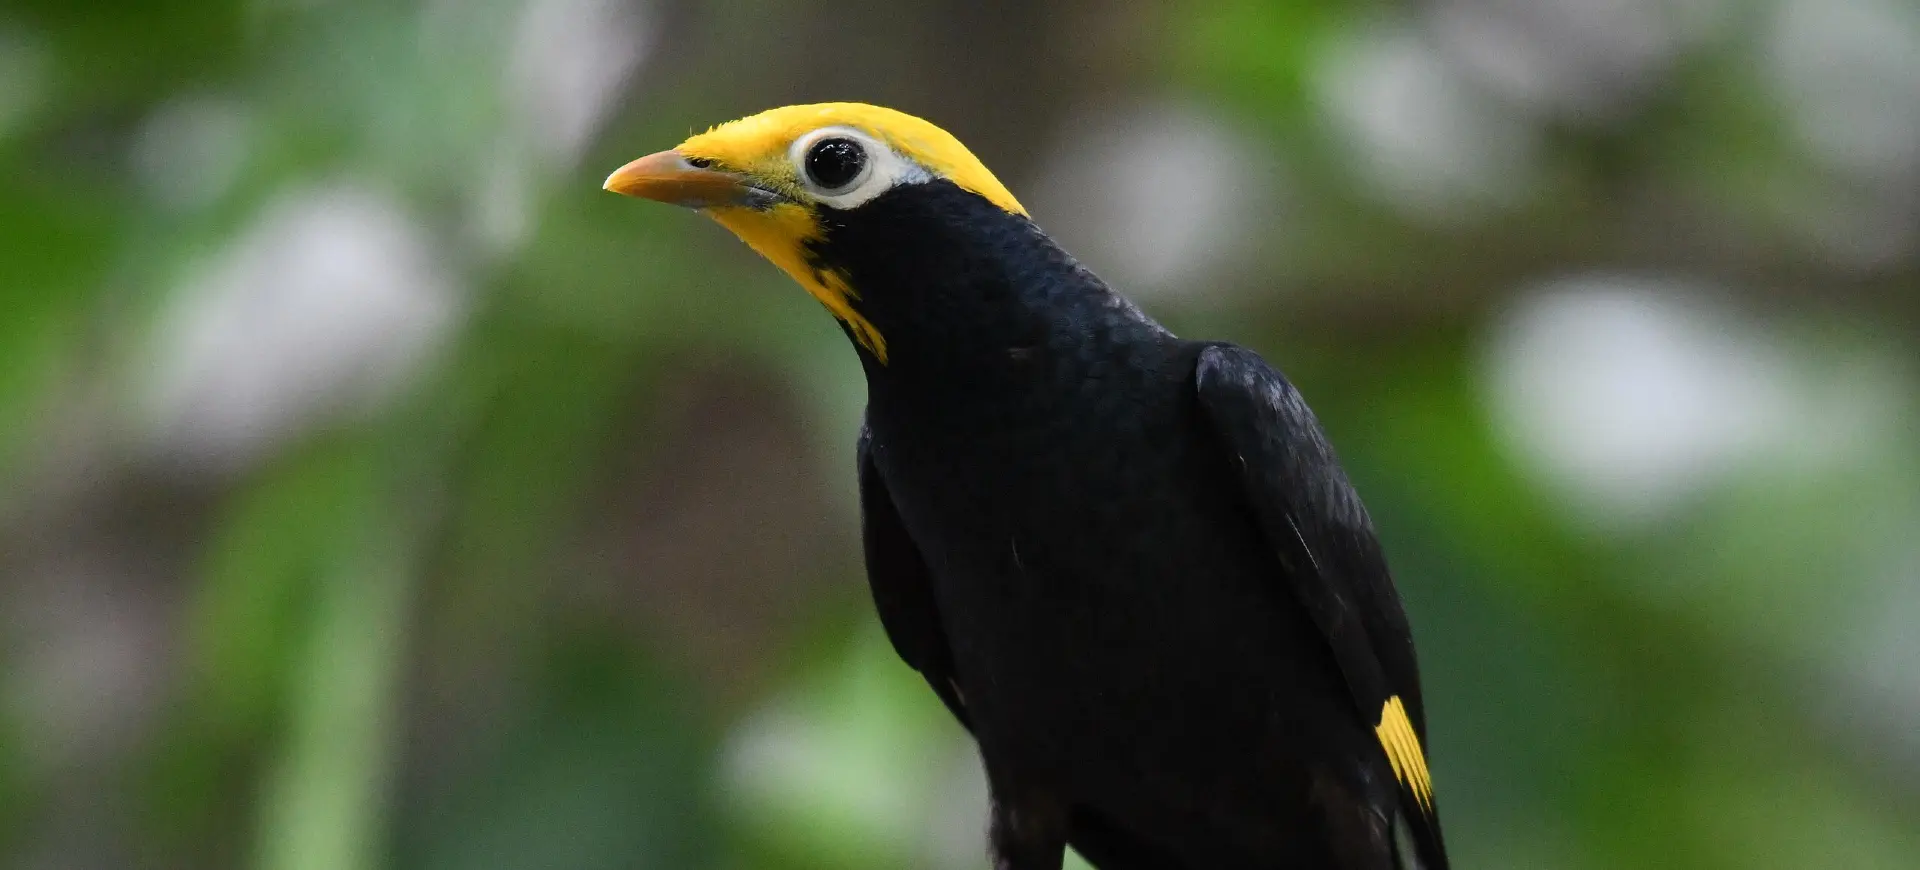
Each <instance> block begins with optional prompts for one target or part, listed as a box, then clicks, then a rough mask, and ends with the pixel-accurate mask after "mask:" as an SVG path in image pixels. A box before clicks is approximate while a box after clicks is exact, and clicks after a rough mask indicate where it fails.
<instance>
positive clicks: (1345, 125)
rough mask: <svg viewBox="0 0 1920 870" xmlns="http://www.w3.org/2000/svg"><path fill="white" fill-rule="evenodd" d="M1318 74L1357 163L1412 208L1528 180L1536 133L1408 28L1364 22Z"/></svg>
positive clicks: (1444, 208) (1498, 195)
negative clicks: (1365, 24) (1478, 88)
mask: <svg viewBox="0 0 1920 870" xmlns="http://www.w3.org/2000/svg"><path fill="white" fill-rule="evenodd" d="M1316 81H1317V83H1318V89H1319V100H1320V103H1321V106H1322V110H1323V111H1324V112H1325V113H1326V115H1327V117H1328V118H1329V120H1330V121H1331V122H1332V125H1333V127H1334V130H1335V132H1336V133H1337V134H1339V135H1340V136H1341V137H1342V138H1343V139H1344V140H1346V141H1347V142H1348V143H1350V144H1351V145H1352V148H1353V159H1354V161H1355V162H1356V164H1357V167H1356V168H1357V169H1358V170H1359V171H1360V173H1361V174H1362V175H1363V176H1365V177H1366V178H1367V179H1368V180H1369V181H1370V182H1372V183H1373V185H1374V186H1376V187H1378V188H1379V189H1380V192H1381V193H1382V194H1383V195H1384V196H1385V198H1386V199H1387V200H1388V201H1389V202H1391V203H1392V204H1393V205H1395V206H1397V207H1401V208H1405V209H1407V210H1409V211H1410V212H1412V213H1413V214H1414V215H1415V216H1418V217H1425V218H1429V219H1438V220H1445V219H1448V218H1451V217H1454V216H1457V215H1462V214H1468V213H1471V212H1474V211H1478V210H1481V209H1482V208H1483V207H1484V206H1486V205H1497V204H1500V203H1503V202H1507V201H1510V200H1512V199H1514V198H1516V197H1518V196H1519V195H1520V194H1522V193H1524V191H1525V189H1526V187H1527V185H1528V184H1529V183H1530V181H1531V178H1532V176H1533V174H1534V171H1535V156H1536V151H1537V147H1538V143H1537V141H1536V139H1537V134H1536V133H1535V132H1534V131H1533V129H1532V128H1531V127H1529V126H1528V125H1527V124H1525V123H1524V122H1523V121H1522V119H1521V118H1519V117H1517V116H1515V115H1513V114H1511V113H1509V112H1507V111H1505V110H1504V109H1502V107H1501V106H1500V105H1498V104H1497V103H1496V102H1495V101H1494V100H1492V99H1490V98H1489V97H1488V96H1487V95H1485V94H1484V93H1482V92H1480V91H1479V90H1477V89H1476V88H1474V87H1473V86H1472V85H1471V84H1470V83H1468V82H1467V81H1466V80H1465V79H1463V78H1462V77H1461V76H1460V75H1459V74H1458V73H1457V72H1456V71H1455V70H1454V69H1453V68H1452V67H1451V66H1449V65H1448V64H1447V63H1445V62H1444V61H1443V60H1442V58H1441V56H1440V55H1439V53H1438V52H1436V51H1435V50H1434V47H1433V46H1432V45H1431V44H1429V43H1428V41H1427V40H1426V39H1425V38H1423V36H1422V35H1421V34H1419V33H1417V32H1415V31H1413V30H1411V29H1407V28H1401V27H1394V26H1380V27H1374V28H1367V29H1363V30H1361V31H1359V32H1358V33H1357V34H1355V35H1353V36H1352V37H1350V38H1348V39H1347V40H1345V41H1344V42H1342V43H1339V44H1337V45H1336V46H1335V47H1334V48H1333V49H1332V50H1330V51H1329V52H1328V53H1327V54H1326V57H1325V60H1324V61H1323V62H1322V64H1321V66H1320V68H1319V69H1318V70H1317V76H1316Z"/></svg>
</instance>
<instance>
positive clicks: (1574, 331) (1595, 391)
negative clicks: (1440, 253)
mask: <svg viewBox="0 0 1920 870" xmlns="http://www.w3.org/2000/svg"><path fill="white" fill-rule="evenodd" d="M1487 366H1488V371H1487V389H1488V390H1489V393H1490V400H1491V405H1492V411H1493V413H1494V417H1495V423H1496V425H1497V426H1498V427H1499V428H1500V430H1501V433H1502V435H1503V436H1504V437H1505V438H1506V439H1507V440H1508V442H1509V443H1510V444H1511V445H1512V446H1513V448H1514V449H1515V450H1516V451H1517V452H1518V454H1519V457H1520V459H1521V460H1522V461H1523V464H1524V465H1525V466H1526V467H1528V468H1530V469H1532V470H1533V471H1534V472H1535V473H1537V474H1538V475H1540V476H1541V477H1542V478H1544V479H1545V480H1546V481H1547V482H1548V483H1549V484H1550V485H1553V486H1555V487H1558V488H1559V489H1560V490H1561V491H1562V492H1563V493H1564V494H1565V495H1566V496H1567V497H1568V498H1569V499H1570V501H1571V502H1572V503H1573V504H1574V506H1575V507H1576V508H1578V509H1580V510H1582V511H1583V512H1584V513H1585V514H1586V516H1587V517H1588V518H1589V519H1592V520H1595V521H1598V522H1601V523H1602V524H1604V525H1619V524H1627V525H1632V524H1637V523H1640V522H1647V521H1652V520H1655V519H1658V518H1660V517H1663V516H1666V515H1667V514H1668V512H1669V511H1670V509H1672V508H1674V507H1676V506H1678V505H1679V504H1680V503H1681V502H1682V501H1684V500H1685V499H1686V498H1687V497H1688V496H1690V495H1693V494H1694V493H1696V492H1698V491H1700V490H1701V489H1702V488H1704V487H1706V486H1708V485H1710V484H1712V483H1714V482H1716V481H1718V480H1720V479H1722V477H1723V476H1724V475H1725V474H1727V473H1728V472H1729V471H1732V470H1735V469H1737V468H1739V467H1740V466H1741V465H1742V464H1743V463H1745V462H1746V461H1748V460H1750V459H1752V458H1754V457H1756V456H1757V455H1760V454H1761V453H1762V452H1763V451H1765V450H1766V449H1768V448H1770V447H1774V446H1778V445H1779V444H1780V443H1782V441H1783V440H1784V439H1785V438H1786V437H1787V433H1788V430H1789V429H1790V427H1792V426H1795V425H1797V421H1798V419H1799V418H1798V416H1797V415H1798V411H1799V408H1798V407H1797V406H1796V404H1795V398H1796V394H1795V387H1796V385H1795V383H1794V373H1793V371H1792V367H1791V365H1790V362H1789V360H1788V358H1787V356H1786V354H1785V353H1784V351H1783V350H1782V349H1781V348H1780V347H1779V345H1778V344H1777V343H1776V342H1775V341H1774V340H1773V339H1772V338H1770V337H1769V336H1767V335H1766V334H1765V333H1764V332H1762V331H1760V330H1758V329H1757V328H1756V327H1754V326H1752V325H1749V324H1746V323H1742V322H1741V321H1739V320H1738V319H1737V318H1735V317H1734V316H1733V315H1732V314H1730V313H1729V312H1727V311H1724V310H1721V309H1718V308H1716V307H1713V306H1712V305H1710V304H1708V303H1706V302H1705V301H1703V299H1702V297H1700V296H1699V295H1697V294H1695V293H1694V292H1692V290H1691V289H1690V288H1685V287H1676V286H1673V285H1669V284H1664V283H1660V282H1650V281H1640V280H1635V279H1631V278H1614V277H1594V278H1585V279H1576V280H1567V281H1561V282H1557V283H1554V284H1551V285H1549V286H1546V287H1543V288H1539V289H1537V290H1536V291H1534V292H1531V293H1527V294H1523V295H1522V296H1521V297H1520V298H1519V300H1518V301H1517V303H1515V306H1514V307H1513V309H1512V310H1510V311H1508V312H1507V313H1506V315H1505V316H1504V317H1503V318H1502V319H1501V323H1500V325H1499V327H1498V331H1497V332H1496V333H1495V335H1494V337H1493V341H1492V344H1491V347H1490V350H1489V354H1488V362H1487Z"/></svg>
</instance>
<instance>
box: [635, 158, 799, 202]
mask: <svg viewBox="0 0 1920 870" xmlns="http://www.w3.org/2000/svg"><path fill="white" fill-rule="evenodd" d="M602 187H605V188H606V189H607V190H611V191H613V192H614V193H618V194H623V195H625V196H637V197H640V198H641V199H651V200H654V201H657V202H664V203H670V204H672V205H678V206H685V207H687V208H714V207H716V206H730V205H731V206H740V205H745V206H753V205H761V204H764V203H765V202H766V200H767V198H768V197H769V196H770V194H769V193H768V192H767V191H765V190H762V189H760V188H757V187H754V186H752V185H750V184H747V183H746V182H745V181H743V180H741V179H740V177H739V176H736V175H732V174H730V173H726V172H719V171H716V170H712V169H702V168H700V167H698V166H694V165H693V164H691V163H688V162H687V159H686V158H685V157H683V156H681V154H680V152H678V151H662V152H660V153H658V154H649V155H647V156H645V157H642V158H640V159H639V160H635V161H633V162H632V163H629V164H627V165H625V166H622V167H620V168H619V169H616V170H614V171H613V174H612V175H609V176H607V182H606V184H604V185H602Z"/></svg>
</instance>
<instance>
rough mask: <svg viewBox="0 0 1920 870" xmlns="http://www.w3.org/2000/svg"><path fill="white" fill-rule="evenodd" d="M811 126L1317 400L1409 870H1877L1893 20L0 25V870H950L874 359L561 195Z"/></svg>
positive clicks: (1124, 16) (1004, 7)
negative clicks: (1373, 634)
mask: <svg viewBox="0 0 1920 870" xmlns="http://www.w3.org/2000/svg"><path fill="white" fill-rule="evenodd" d="M824 99H859V100H865V101H870V102H879V103H884V104H888V105H892V106H895V107H898V108H902V109H905V110H909V111H913V112H915V113H918V114H922V115H924V116H926V117H929V118H931V119H933V120H934V121H936V122H937V123H940V124H942V125H943V126H945V127H947V128H948V129H950V130H952V131H953V132H955V133H956V134H957V135H959V136H960V137H961V138H962V139H963V140H965V141H967V142H968V143H970V144H971V145H972V146H973V147H974V149H975V150H976V151H977V152H978V153H979V154H980V155H981V156H982V157H983V158H984V159H985V160H986V162H987V163H988V164H989V165H990V166H993V167H994V168H995V169H996V170H997V171H998V172H999V174H1000V175H1001V177H1002V178H1003V179H1005V180H1007V181H1008V183H1009V184H1010V186H1012V187H1013V188H1014V190H1015V191H1016V192H1018V193H1019V194H1020V195H1021V197H1022V199H1023V200H1025V201H1026V203H1027V205H1028V206H1029V207H1030V208H1031V209H1032V210H1033V212H1034V213H1035V214H1036V215H1037V217H1038V219H1039V221H1040V222H1041V223H1042V224H1043V225H1044V226H1046V227H1048V228H1049V229H1050V230H1051V231H1052V232H1053V233H1054V234H1055V235H1056V237H1058V238H1060V239H1062V240H1063V241H1064V242H1065V243H1066V244H1067V245H1068V247H1069V248H1071V249H1073V250H1074V251H1076V252H1077V253H1078V254H1079V255H1080V256H1081V257H1082V259H1084V260H1085V261H1087V262H1088V263H1089V264H1090V265H1092V266H1093V267H1094V268H1095V269H1096V270H1097V271H1099V272H1101V273H1102V274H1104V275H1105V276H1106V277H1107V278H1108V279H1109V280H1111V281H1112V282H1113V283H1114V284H1115V285H1116V286H1119V287H1121V288H1123V289H1125V290H1126V291H1128V292H1130V293H1131V294H1133V295H1134V296H1135V297H1136V298H1137V299H1138V300H1139V301H1140V302H1141V303H1142V304H1143V305H1144V306H1145V307H1146V308H1147V309H1148V310H1150V311H1151V312H1153V313H1154V314H1156V315H1157V316H1159V317H1161V318H1162V319H1163V320H1164V321H1166V322H1167V323H1168V324H1170V325H1171V326H1173V327H1174V328H1175V329H1176V331H1180V332H1182V333H1184V334H1188V335H1193V336H1209V337H1222V338H1228V339H1232V340H1236V341H1239V342H1242V343H1245V344H1249V345H1252V346H1254V347H1256V348H1258V349H1259V350H1261V351H1262V352H1263V353H1265V354H1266V355H1267V356H1268V358H1269V359H1271V360H1273V361H1274V362H1275V363H1277V364H1278V365H1280V366H1281V367H1283V368H1284V369H1285V370H1287V371H1288V372H1289V373H1290V375H1291V376H1292V377H1293V378H1294V380H1295V381H1297V382H1298V383H1299V384H1300V385H1301V387H1302V388H1303V390H1304V391H1305V392H1306V394H1307V396H1308V397H1309V399H1310V400H1311V401H1313V402H1314V404H1315V405H1316V407H1317V408H1318V410H1319V411H1320V413H1321V416H1322V417H1323V419H1324V420H1325V422H1326V425H1327V427H1328V428H1329V429H1330V430H1331V432H1332V435H1333V438H1334V441H1335V442H1336V443H1337V444H1338V445H1339V446H1340V449H1341V451H1342V454H1343V456H1344V458H1345V460H1346V462H1347V464H1348V467H1349V469H1350V471H1351V472H1352V475H1353V476H1354V478H1355V479H1356V481H1357V482H1358V484H1359V486H1360V488H1361V490H1362V492H1363V493H1364V494H1365V496H1366V498H1367V499H1368V502H1369V503H1370V505H1371V506H1372V508H1373V510H1374V514H1375V517H1376V519H1377V521H1378V523H1379V525H1380V526H1381V529H1382V536H1383V538H1384V540H1385V543H1386V546H1387V549H1388V550H1389V553H1390V556H1391V558H1392V560H1393V563H1394V565H1395V568H1396V573H1397V574H1398V577H1399V582H1400V586H1401V589H1402V591H1403V593H1404V594H1405V596H1406V598H1407V599H1408V603H1409V608H1410V609H1411V611H1412V615H1413V617H1414V622H1415V626H1416V629H1417V633H1418V638H1419V641H1420V649H1421V653H1422V657H1423V665H1424V669H1425V675H1426V681H1427V693H1428V698H1429V706H1430V711H1431V719H1432V731H1433V737H1432V740H1431V752H1432V755H1433V762H1434V765H1435V768H1436V777H1437V781H1438V788H1439V794H1440V797H1441V802H1442V808H1443V814H1444V818H1445V822H1446V827H1447V832H1448V835H1449V837H1448V839H1449V842H1450V844H1451V846H1452V851H1453V853H1454V858H1455V864H1456V866H1459V867H1463V868H1514V870H1525V868H1546V870H1552V868H1567V870H1603V868H1618V867H1684V868H1729V870H1732V868H1739V870H1756V868H1804V867H1836V868H1839V867H1845V868H1911V867H1914V866H1916V861H1917V860H1920V859H1916V858H1915V855H1916V854H1920V449H1916V445H1920V403H1917V402H1916V398H1920V389H1917V388H1916V385H1917V384H1920V330H1917V329H1916V327H1920V6H1916V5H1915V4H1913V3H1912V2H1911V0H1434V2H1427V3H1419V4H1413V3H1391V2H1384V0H1379V2H1360V0H1298V2H1263V0H1187V2H1148V0H1116V2H1094V0H1053V2H1016V0H993V2H980V0H834V2H825V0H741V2H725V3H722V2H706V3H699V2H687V0H425V2H418V3H406V2H368V0H208V2H197V3H194V2H176V3H124V4H111V3H77V2H72V0H9V2H8V3H7V4H6V5H5V6H4V7H0V866H4V867H6V868H32V870H40V868H45V870H56V868H57V870H71V868H82V870H85V868H130V867H132V868H260V870H335V868H340V870H351V868H386V867H392V868H432V870H439V868H449V870H450V868H481V870H484V868H549V867H551V868H674V870H701V868H714V870H757V868H822V870H825V868H851V870H865V868H874V870H880V868H914V870H919V868H925V870H949V868H951V870H962V868H965V870H979V868H982V867H984V859H983V848H984V847H983V844H982V839H983V838H982V818H983V809H982V808H983V801H984V789H983V786H982V785H981V782H980V777H979V774H978V772H977V770H976V768H975V762H974V759H973V755H972V753H971V750H970V748H969V747H968V746H967V744H966V742H965V740H964V738H963V735H962V734H961V733H960V732H959V730H958V729H957V728H956V727H955V726H953V725H952V724H951V723H949V722H948V721H946V717H945V714H944V712H943V711H942V710H941V709H940V707H939V704H938V703H937V702H936V701H935V700H934V698H933V696H932V695H931V694H930V693H929V692H927V691H926V690H925V689H924V687H923V686H922V685H920V684H919V682H918V680H917V678H916V677H915V675H914V674H912V672H910V671H909V670H907V669H906V668H905V667H904V666H903V665H901V664H899V663H898V662H896V661H895V660H894V658H893V655H892V653H891V651H890V649H889V648H888V647H887V645H886V642H885V640H884V637H883V636H882V635H881V634H880V632H879V629H878V626H877V623H876V622H875V620H874V618H873V617H872V615H871V610H870V606H869V604H868V603H867V601H866V590H865V585H864V579H863V577H862V575H861V573H860V570H859V561H858V555H857V540H856V537H857V536H856V530H855V516H854V504H853V502H854V498H853V475H852V466H851V458H852V457H851V454H852V435H853V432H854V429H855V426H856V421H857V419H858V412H859V408H860V405H861V402H862V400H863V396H862V393H863V388H862V385H861V382H860V377H859V372H858V366H857V364H856V363H855V360H854V357H853V355H852V353H851V352H850V351H849V350H848V349H847V348H846V347H845V346H844V345H845V341H844V339H843V338H842V337H841V336H840V335H839V334H838V332H837V330H836V329H835V327H834V325H833V324H832V322H831V319H830V318H829V317H827V316H826V315H825V314H824V313H823V312H821V311H820V310H818V308H817V306H815V304H814V303H813V302H812V301H811V300H810V299H809V298H808V297H807V296H806V295H805V294H803V293H801V292H800V291H799V290H798V289H797V288H795V287H793V286H791V285H790V284H789V282H788V281H787V280H786V279H785V278H784V277H782V276H780V275H779V274H778V273H777V272H776V271H775V270H774V269H773V268H771V267H769V266H767V265H766V264H764V263H762V262H759V261H758V260H757V259H756V258H754V257H753V256H752V255H751V253H750V252H748V251H747V250H746V248H745V247H744V246H742V245H740V244H738V243H737V242H736V241H734V240H733V239H732V238H731V237H729V236H728V235H727V234H726V233H724V232H723V231H722V230H720V229H719V228H718V227H715V226H713V225H712V224H711V223H709V222H706V221H702V220H698V219H696V218H695V217H693V216H692V215H689V214H686V213H684V212H680V211H677V210H674V209H669V208H664V207H659V206H654V205H650V204H645V203H636V202H633V201H630V200H623V199H621V198H618V197H614V196H610V195H607V194H605V193H602V192H601V191H600V189H599V185H600V179H601V178H602V177H603V176H604V175H605V174H606V173H607V172H608V171H609V170H611V169H612V168H613V167H615V166H618V165H619V164H621V163H623V162H625V161H626V160H628V159H630V158H633V157H636V156H639V155H641V154H644V153H648V152H651V151H654V150H657V149H660V148H665V147H668V146H671V145H673V144H674V143H676V142H678V141H679V140H680V139H681V138H682V137H684V136H685V135H686V134H687V133H688V132H689V131H691V130H696V129H703V128H704V127H705V126H707V125H709V124H711V123H715V122H718V121H723V120H727V119H730V118H734V117H738V116H741V115H745V114H749V113H751V112H754V111H757V110H759V109H762V108H767V107H770V106H774V105H780V104H785V103H792V102H803V101H816V100H824Z"/></svg>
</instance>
